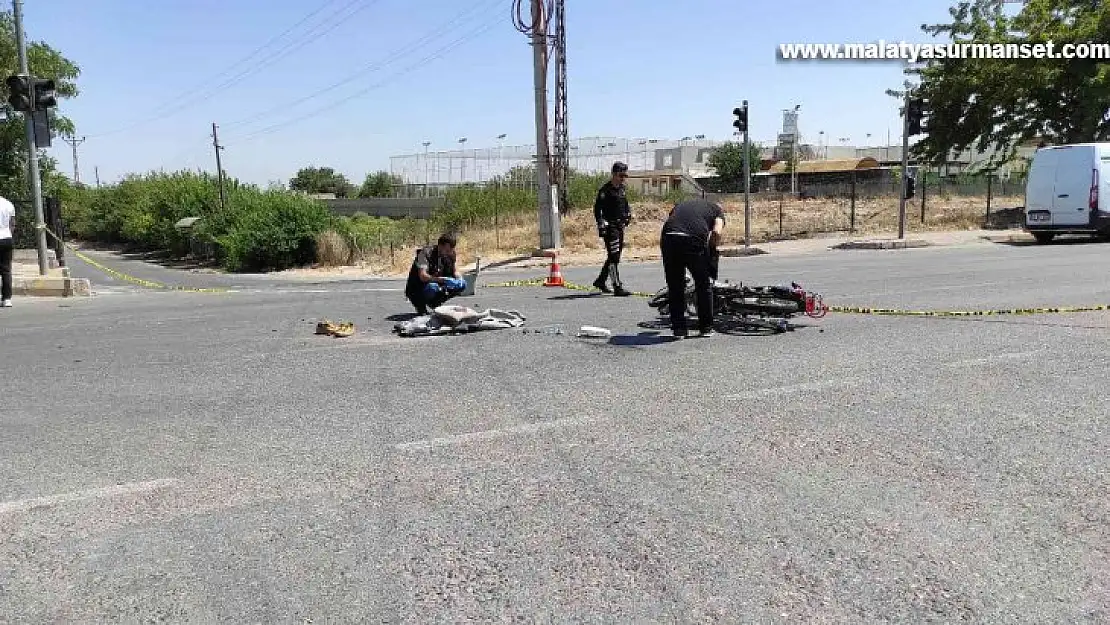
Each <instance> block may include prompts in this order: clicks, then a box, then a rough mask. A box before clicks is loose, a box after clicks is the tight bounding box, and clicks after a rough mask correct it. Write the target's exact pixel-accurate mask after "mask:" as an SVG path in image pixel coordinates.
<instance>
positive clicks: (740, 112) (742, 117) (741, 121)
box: [732, 102, 748, 132]
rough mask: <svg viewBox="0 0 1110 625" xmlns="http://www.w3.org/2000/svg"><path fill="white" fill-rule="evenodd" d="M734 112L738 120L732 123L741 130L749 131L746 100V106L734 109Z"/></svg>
mask: <svg viewBox="0 0 1110 625" xmlns="http://www.w3.org/2000/svg"><path fill="white" fill-rule="evenodd" d="M732 114H733V115H735V116H736V121H734V122H732V125H733V126H735V127H736V129H737V130H739V131H740V132H747V131H748V103H747V102H745V103H744V106H742V107H736V108H734V109H732Z"/></svg>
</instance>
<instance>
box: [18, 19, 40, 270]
mask: <svg viewBox="0 0 1110 625" xmlns="http://www.w3.org/2000/svg"><path fill="white" fill-rule="evenodd" d="M12 20H13V21H14V22H15V24H14V26H15V41H16V48H17V50H18V54H19V72H20V73H21V74H23V75H25V76H30V71H29V70H28V67H27V40H26V39H25V38H24V36H23V2H22V0H12ZM30 101H31V110H30V111H27V112H26V113H24V114H23V119H24V121H25V122H26V126H27V170H28V172H29V175H30V177H31V201H32V203H33V204H34V207H35V235H36V236H35V239H36V245H37V247H38V252H39V275H42V276H45V275H46V270H47V263H46V219H45V217H44V216H43V210H42V180H41V179H40V178H39V151H38V148H37V147H36V146H35V120H34V116H33V115H32V112H33V110H34V106H35V97H34V91H33V90H32V92H31V97H30Z"/></svg>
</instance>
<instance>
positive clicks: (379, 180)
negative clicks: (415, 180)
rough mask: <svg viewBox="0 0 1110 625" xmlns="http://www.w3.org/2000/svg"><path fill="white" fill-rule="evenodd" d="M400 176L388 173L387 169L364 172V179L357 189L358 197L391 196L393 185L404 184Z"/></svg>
mask: <svg viewBox="0 0 1110 625" xmlns="http://www.w3.org/2000/svg"><path fill="white" fill-rule="evenodd" d="M404 182H405V181H404V179H403V178H401V177H400V176H395V175H393V174H390V173H389V172H388V171H376V172H374V173H372V174H366V180H364V181H363V183H362V188H360V189H359V191H358V196H359V197H392V196H393V185H401V184H404Z"/></svg>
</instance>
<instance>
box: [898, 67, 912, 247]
mask: <svg viewBox="0 0 1110 625" xmlns="http://www.w3.org/2000/svg"><path fill="white" fill-rule="evenodd" d="M903 107H904V108H903V109H902V111H903V112H902V185H901V186H902V188H901V191H900V192H899V193H898V238H899V239H904V238H906V190H907V189H909V183H908V181H907V178H906V176H907V174H908V173H909V164H910V155H909V152H910V87H909V85H906V97H905V102H904V103H903Z"/></svg>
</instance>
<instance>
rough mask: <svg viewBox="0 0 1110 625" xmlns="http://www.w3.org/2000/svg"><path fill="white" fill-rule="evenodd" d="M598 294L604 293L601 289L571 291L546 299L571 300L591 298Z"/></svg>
mask: <svg viewBox="0 0 1110 625" xmlns="http://www.w3.org/2000/svg"><path fill="white" fill-rule="evenodd" d="M598 295H604V294H603V293H602V292H601V291H598V292H596V293H571V294H570V295H556V296H554V297H549V298H547V299H548V301H557V300H558V301H562V300H572V299H592V298H594V297H597V296H598Z"/></svg>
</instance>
